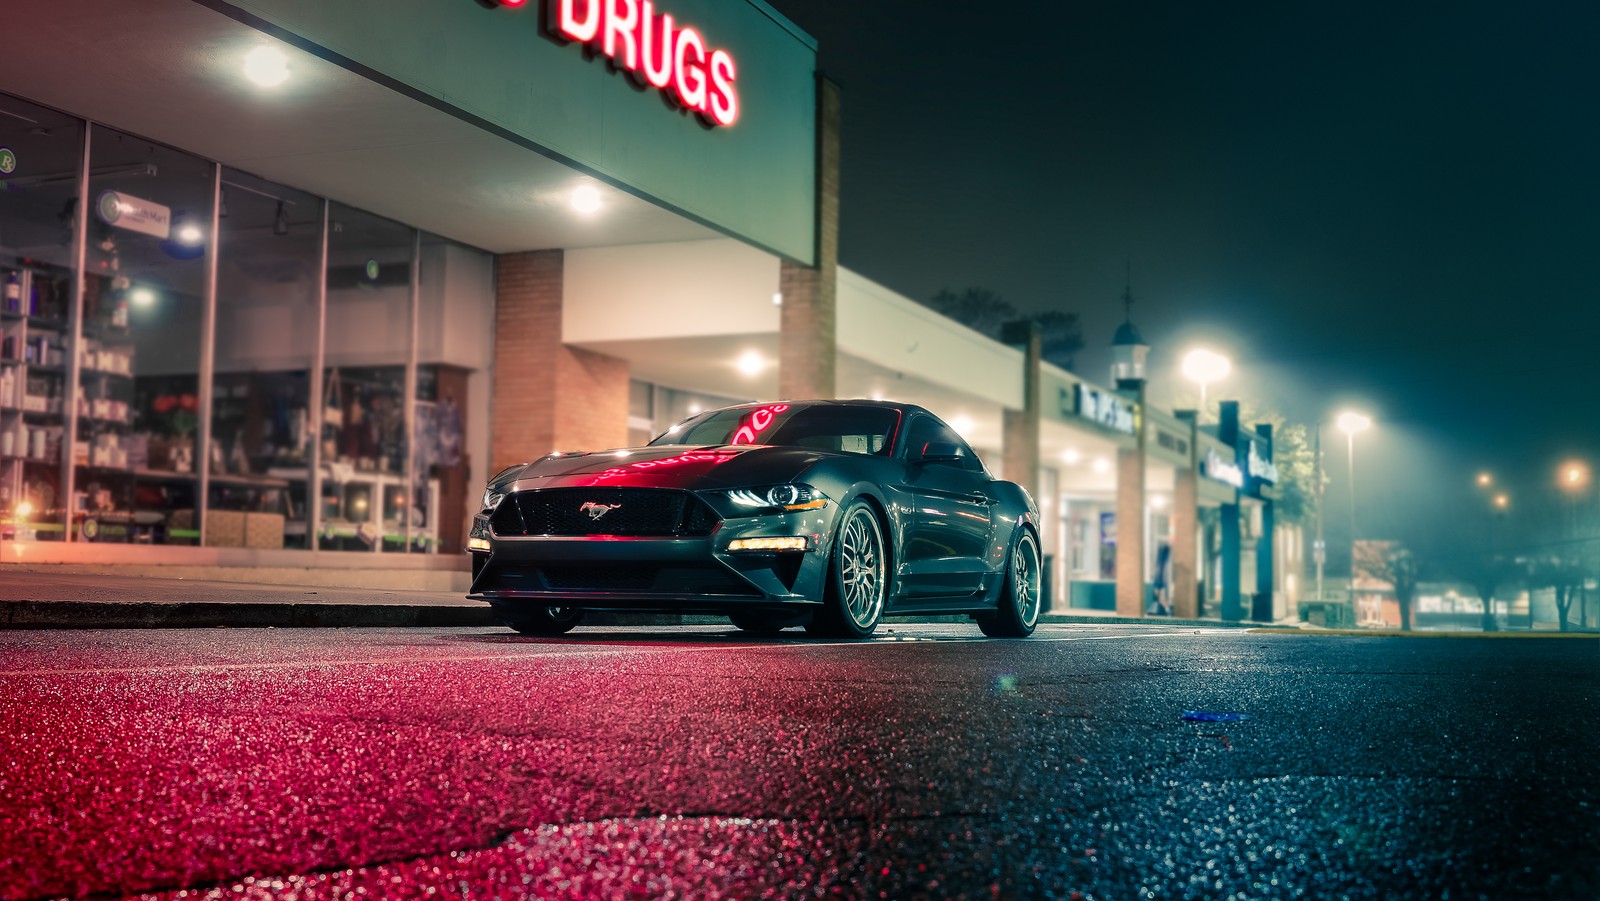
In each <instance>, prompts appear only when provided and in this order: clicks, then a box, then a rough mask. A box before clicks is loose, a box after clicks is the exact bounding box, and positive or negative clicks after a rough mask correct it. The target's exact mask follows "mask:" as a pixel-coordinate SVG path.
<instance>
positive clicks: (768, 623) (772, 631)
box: [728, 611, 801, 636]
mask: <svg viewBox="0 0 1600 901" xmlns="http://www.w3.org/2000/svg"><path fill="white" fill-rule="evenodd" d="M728 619H731V620H733V624H734V626H735V627H737V628H738V630H739V631H740V632H749V633H750V634H751V635H766V636H771V635H777V634H778V633H779V632H782V631H783V630H784V629H787V628H789V627H790V626H798V625H800V621H801V617H799V616H796V615H794V614H792V613H765V612H760V611H744V612H741V613H730V614H728Z"/></svg>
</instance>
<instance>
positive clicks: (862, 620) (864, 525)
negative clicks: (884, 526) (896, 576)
mask: <svg viewBox="0 0 1600 901" xmlns="http://www.w3.org/2000/svg"><path fill="white" fill-rule="evenodd" d="M883 593H884V580H883V539H882V537H881V536H879V534H878V522H877V520H876V519H874V518H873V517H872V514H871V513H868V512H867V511H865V510H857V511H856V512H855V513H854V514H853V515H851V517H850V521H849V522H847V523H845V526H844V531H843V532H842V533H840V535H839V594H840V596H841V598H842V600H843V601H844V610H845V614H846V615H847V616H849V617H850V622H851V623H852V624H853V625H854V626H855V627H856V628H857V629H865V628H867V627H868V626H870V625H872V623H873V622H874V621H876V620H877V618H878V613H879V611H881V610H882V609H883Z"/></svg>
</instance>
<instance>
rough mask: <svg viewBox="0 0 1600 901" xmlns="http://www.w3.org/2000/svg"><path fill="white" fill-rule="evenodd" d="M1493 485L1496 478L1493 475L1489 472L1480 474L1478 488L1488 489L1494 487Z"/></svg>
mask: <svg viewBox="0 0 1600 901" xmlns="http://www.w3.org/2000/svg"><path fill="white" fill-rule="evenodd" d="M1493 484H1494V476H1493V475H1492V474H1490V473H1487V472H1480V473H1478V487H1479V488H1488V487H1489V486H1490V485H1493Z"/></svg>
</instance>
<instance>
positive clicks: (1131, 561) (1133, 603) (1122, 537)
mask: <svg viewBox="0 0 1600 901" xmlns="http://www.w3.org/2000/svg"><path fill="white" fill-rule="evenodd" d="M1117 387H1118V388H1119V389H1122V390H1123V391H1124V392H1125V393H1127V392H1129V391H1131V392H1133V393H1134V400H1135V401H1136V403H1137V404H1138V407H1137V408H1136V412H1135V414H1134V423H1135V428H1136V431H1135V433H1134V434H1135V435H1136V441H1135V442H1134V446H1133V447H1132V448H1118V449H1117V614H1118V615H1119V616H1141V617H1142V616H1144V608H1145V600H1146V598H1145V572H1144V543H1145V534H1144V507H1145V505H1144V460H1145V454H1144V451H1145V446H1144V444H1145V442H1144V436H1145V417H1144V382H1143V381H1142V380H1129V381H1126V382H1123V383H1121V384H1118V385H1117Z"/></svg>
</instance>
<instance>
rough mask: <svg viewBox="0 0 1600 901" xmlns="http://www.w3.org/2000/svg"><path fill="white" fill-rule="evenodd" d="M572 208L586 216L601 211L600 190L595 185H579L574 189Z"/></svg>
mask: <svg viewBox="0 0 1600 901" xmlns="http://www.w3.org/2000/svg"><path fill="white" fill-rule="evenodd" d="M572 208H573V209H575V210H577V211H578V212H580V213H582V214H583V215H585V216H593V215H594V214H595V213H598V212H600V191H599V190H598V189H597V188H595V186H594V185H579V186H578V187H577V188H574V189H573V191H572Z"/></svg>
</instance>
